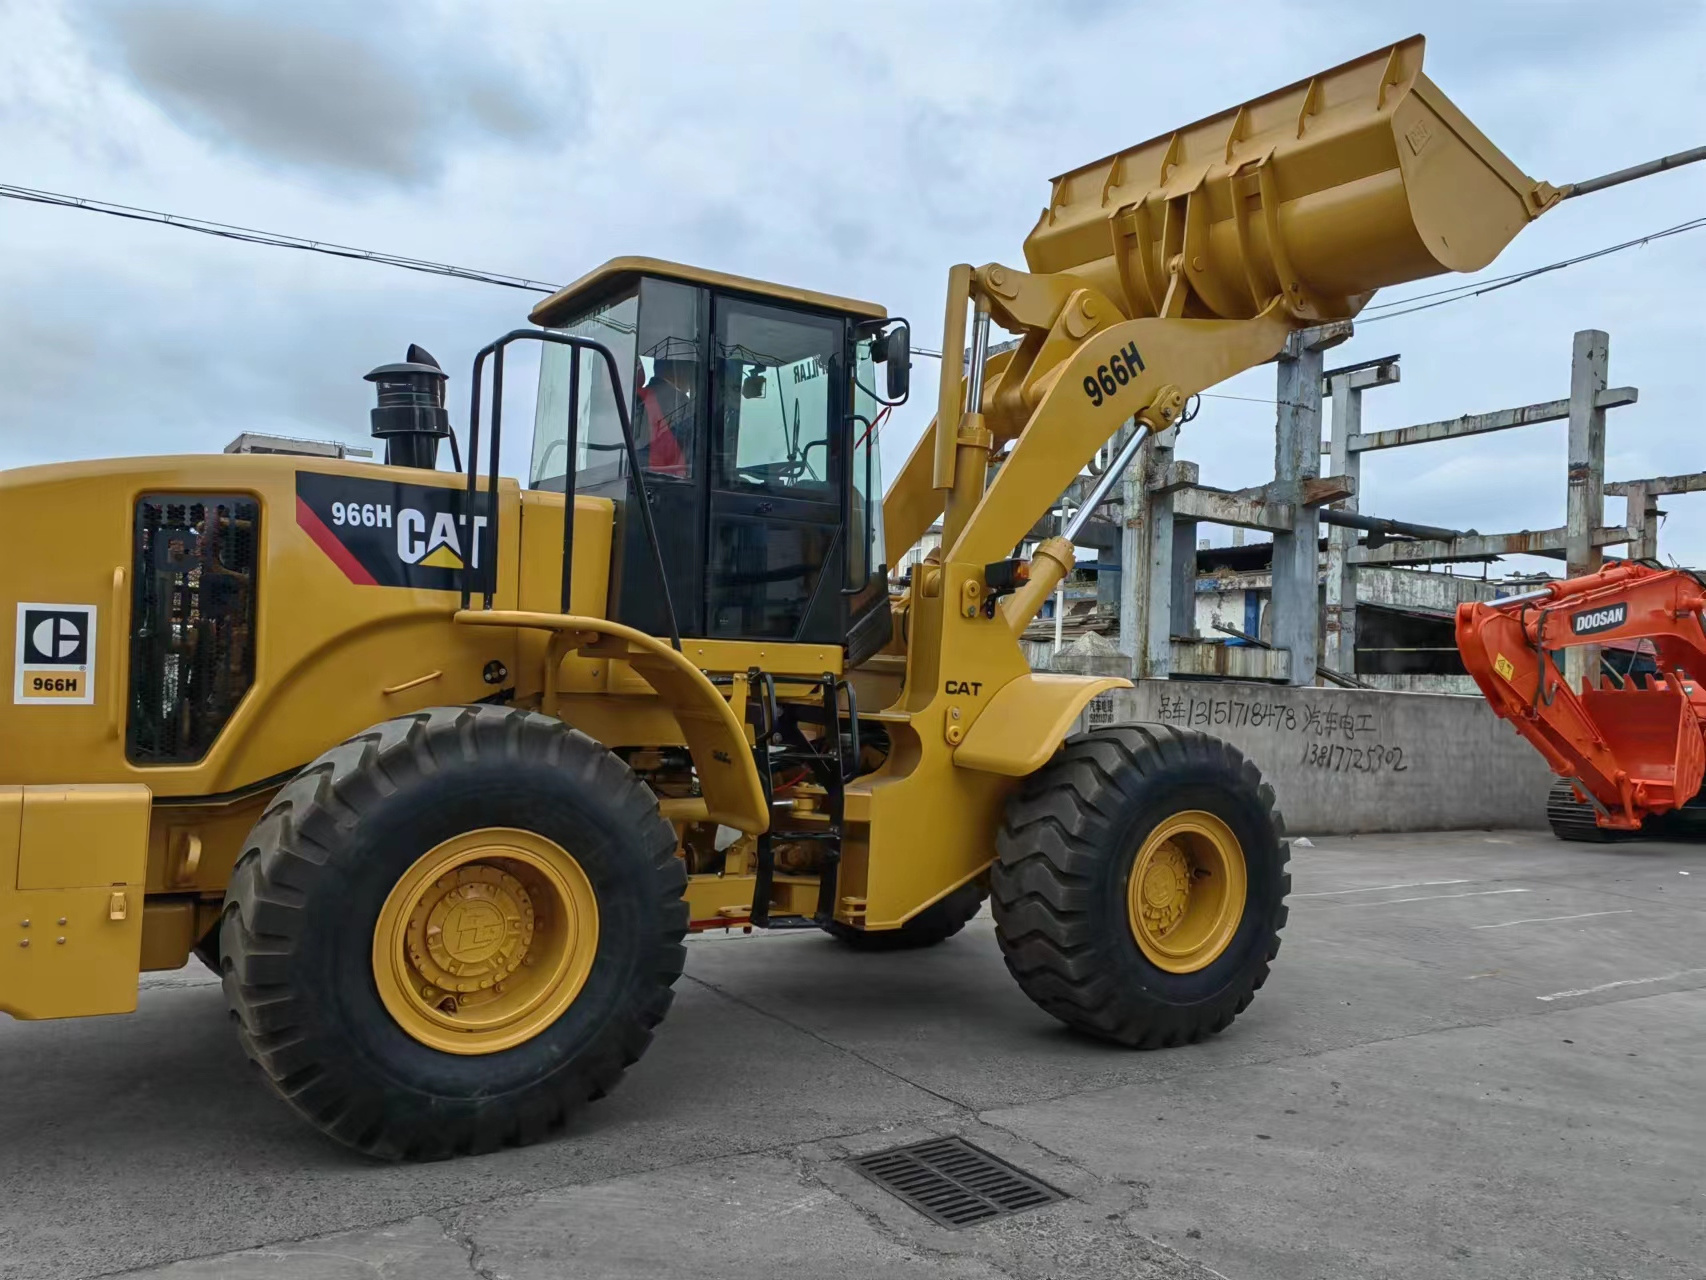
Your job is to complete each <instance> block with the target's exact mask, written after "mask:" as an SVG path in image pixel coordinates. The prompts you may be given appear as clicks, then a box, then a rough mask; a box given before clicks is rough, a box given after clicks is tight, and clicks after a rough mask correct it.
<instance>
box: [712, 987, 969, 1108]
mask: <svg viewBox="0 0 1706 1280" xmlns="http://www.w3.org/2000/svg"><path fill="white" fill-rule="evenodd" d="M681 976H682V977H683V978H685V979H687V981H689V982H696V983H698V984H699V985H700V986H701V987H704V988H705V989H706V990H707V991H709V992H711V993H712V994H714V995H718V996H721V997H722V998H723V999H724V1000H727V1001H729V1002H730V1003H731V1004H738V1005H739V1006H740V1007H741V1008H743V1009H746V1010H748V1011H749V1012H752V1013H756V1014H757V1015H758V1016H759V1017H761V1018H768V1019H769V1020H770V1021H772V1022H777V1023H780V1024H781V1025H782V1026H784V1027H787V1028H789V1029H790V1030H792V1031H798V1032H799V1033H800V1034H801V1035H803V1036H809V1037H810V1038H811V1039H813V1040H816V1041H817V1042H818V1043H819V1044H821V1045H823V1046H824V1047H825V1048H826V1049H833V1050H835V1051H836V1052H837V1053H843V1054H846V1055H847V1056H848V1057H849V1058H853V1059H855V1060H856V1061H859V1062H862V1063H864V1064H865V1065H866V1066H867V1067H870V1068H871V1069H872V1070H873V1071H880V1072H882V1073H883V1074H884V1075H885V1076H888V1077H889V1078H890V1079H891V1080H898V1081H900V1082H901V1083H902V1084H904V1085H908V1086H910V1087H911V1088H914V1089H917V1090H918V1091H919V1092H921V1093H927V1094H929V1095H930V1096H931V1097H932V1098H935V1099H937V1100H938V1101H940V1102H945V1103H947V1104H948V1105H949V1106H950V1107H952V1108H953V1109H954V1110H955V1112H956V1113H958V1114H959V1116H960V1117H961V1118H962V1119H975V1118H976V1115H977V1112H976V1110H975V1108H973V1107H972V1106H971V1104H970V1103H967V1102H962V1101H960V1100H959V1099H958V1098H955V1097H952V1096H950V1095H949V1094H946V1093H942V1092H940V1091H939V1090H936V1089H932V1088H931V1087H930V1086H929V1085H927V1084H920V1083H919V1082H918V1081H916V1080H913V1079H910V1078H908V1077H907V1076H904V1075H902V1074H901V1073H900V1072H898V1071H896V1070H895V1069H894V1068H893V1067H889V1066H885V1065H884V1064H883V1063H881V1062H878V1061H876V1059H874V1058H869V1057H867V1056H866V1055H864V1054H862V1053H860V1052H859V1051H858V1050H857V1049H851V1048H848V1047H847V1046H846V1045H844V1044H837V1043H836V1042H835V1041H833V1040H831V1039H829V1038H828V1037H827V1036H824V1035H822V1034H820V1033H818V1032H816V1031H813V1030H812V1029H811V1028H810V1027H804V1026H801V1025H800V1024H799V1023H797V1022H794V1021H792V1020H790V1019H788V1018H784V1017H783V1016H782V1015H781V1014H779V1013H772V1012H771V1011H770V1010H769V1009H766V1008H764V1007H763V1006H762V1005H757V1004H754V1003H753V1002H752V1001H750V1000H747V999H745V998H744V997H742V996H737V995H735V994H734V993H733V992H732V991H727V990H725V989H724V988H722V987H719V986H718V985H717V984H716V983H714V982H707V981H706V980H705V979H704V978H700V977H697V976H695V975H693V974H691V973H683V974H682V975H681Z"/></svg>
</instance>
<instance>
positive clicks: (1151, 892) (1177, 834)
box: [1126, 809, 1248, 973]
mask: <svg viewBox="0 0 1706 1280" xmlns="http://www.w3.org/2000/svg"><path fill="white" fill-rule="evenodd" d="M1247 880H1248V873H1247V871H1246V869H1245V866H1244V850H1243V846H1242V845H1240V844H1239V842H1238V837H1237V836H1236V835H1235V834H1234V833H1233V831H1232V829H1231V828H1230V827H1229V826H1227V825H1226V823H1225V822H1223V821H1222V820H1221V819H1220V818H1217V817H1216V816H1215V815H1214V814H1212V813H1208V812H1206V811H1204V810H1200V809H1191V810H1185V811H1182V812H1179V813H1175V814H1172V815H1170V816H1169V817H1167V818H1164V819H1163V820H1162V821H1161V822H1160V823H1159V824H1157V825H1156V827H1155V828H1154V829H1153V830H1152V831H1151V832H1150V833H1149V835H1148V836H1147V837H1146V838H1145V839H1144V841H1143V844H1142V846H1141V847H1140V848H1139V849H1138V850H1137V853H1136V854H1135V855H1134V856H1133V858H1132V864H1131V874H1130V879H1129V881H1128V886H1127V891H1126V908H1127V913H1128V917H1129V922H1130V925H1131V934H1132V939H1133V940H1134V941H1135V942H1136V943H1137V946H1138V950H1140V951H1141V952H1142V953H1143V956H1144V958H1145V959H1146V960H1148V961H1149V962H1150V963H1151V964H1153V965H1155V966H1156V967H1157V968H1160V969H1163V970H1165V971H1166V972H1168V973H1195V972H1196V971H1197V970H1199V969H1204V968H1207V967H1208V966H1209V965H1211V964H1213V963H1214V962H1215V961H1216V960H1217V959H1219V958H1220V956H1221V954H1222V953H1223V952H1224V951H1225V950H1226V948H1227V947H1228V945H1230V944H1231V941H1232V937H1233V935H1234V934H1235V933H1236V932H1237V931H1238V925H1239V923H1240V922H1241V921H1242V920H1243V918H1244V904H1245V899H1246V897H1247V891H1248V888H1247Z"/></svg>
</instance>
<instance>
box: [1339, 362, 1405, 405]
mask: <svg viewBox="0 0 1706 1280" xmlns="http://www.w3.org/2000/svg"><path fill="white" fill-rule="evenodd" d="M1401 380H1402V379H1401V377H1400V375H1399V371H1398V357H1397V356H1384V357H1382V358H1381V359H1379V360H1371V361H1369V362H1368V363H1367V364H1360V365H1351V366H1350V367H1349V368H1345V369H1329V370H1327V372H1326V373H1324V374H1322V375H1321V394H1322V395H1323V396H1332V395H1333V394H1334V393H1335V389H1337V390H1341V391H1344V392H1346V393H1349V392H1352V391H1367V390H1368V389H1369V388H1370V387H1388V386H1391V385H1392V384H1393V383H1395V382H1399V381H1401Z"/></svg>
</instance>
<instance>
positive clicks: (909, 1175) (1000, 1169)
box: [850, 1138, 1066, 1231]
mask: <svg viewBox="0 0 1706 1280" xmlns="http://www.w3.org/2000/svg"><path fill="white" fill-rule="evenodd" d="M850 1163H851V1164H852V1166H853V1168H854V1169H856V1170H858V1172H860V1173H862V1174H864V1175H865V1177H867V1178H869V1179H870V1180H871V1181H872V1182H874V1183H876V1184H877V1185H878V1186H879V1187H881V1188H883V1190H885V1191H887V1192H888V1193H889V1194H890V1195H893V1196H895V1197H896V1198H898V1199H900V1200H904V1201H905V1202H906V1203H907V1204H909V1205H911V1206H912V1207H913V1208H914V1209H916V1210H918V1212H919V1213H922V1214H923V1215H924V1216H925V1217H926V1218H929V1219H930V1220H931V1221H932V1222H934V1223H936V1224H938V1225H939V1226H944V1227H947V1228H948V1229H949V1230H951V1231H957V1230H958V1229H959V1228H961V1227H969V1226H972V1225H973V1224H974V1223H978V1222H988V1221H989V1220H990V1219H991V1218H1004V1217H1006V1216H1007V1215H1009V1214H1013V1213H1022V1212H1024V1211H1025V1210H1026V1209H1035V1208H1037V1207H1039V1206H1041V1205H1045V1204H1054V1203H1055V1202H1056V1201H1059V1200H1064V1199H1065V1198H1066V1196H1065V1195H1064V1193H1062V1192H1060V1191H1057V1190H1055V1189H1054V1188H1053V1187H1051V1186H1049V1185H1048V1184H1047V1183H1046V1182H1042V1181H1040V1180H1039V1179H1037V1178H1033V1177H1032V1176H1031V1175H1030V1174H1028V1173H1026V1172H1024V1171H1023V1170H1021V1169H1016V1168H1014V1167H1013V1166H1012V1165H1010V1164H1008V1163H1007V1162H1006V1161H1005V1160H1001V1159H998V1158H996V1157H995V1156H992V1155H990V1154H989V1152H987V1151H985V1150H983V1149H982V1148H981V1147H974V1146H972V1144H971V1143H969V1142H966V1141H965V1140H964V1139H961V1138H932V1139H931V1140H930V1141H929V1142H919V1143H915V1144H914V1145H912V1146H908V1147H893V1148H890V1149H889V1150H887V1151H878V1152H876V1153H874V1154H872V1155H868V1156H859V1157H858V1158H856V1159H854V1160H852V1161H850Z"/></svg>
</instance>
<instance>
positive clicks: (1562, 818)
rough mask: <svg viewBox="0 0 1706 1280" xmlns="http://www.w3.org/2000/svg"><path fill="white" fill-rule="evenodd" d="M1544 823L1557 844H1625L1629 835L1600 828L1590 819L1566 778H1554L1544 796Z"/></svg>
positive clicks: (1587, 806) (1588, 808) (1589, 807)
mask: <svg viewBox="0 0 1706 1280" xmlns="http://www.w3.org/2000/svg"><path fill="white" fill-rule="evenodd" d="M1546 821H1547V822H1548V823H1549V824H1551V827H1552V834H1553V835H1555V836H1557V837H1558V839H1560V840H1576V841H1580V842H1582V843H1584V844H1609V843H1611V842H1612V841H1613V840H1626V839H1628V838H1629V836H1630V834H1631V833H1629V832H1625V831H1613V830H1611V829H1609V828H1606V827H1602V826H1600V825H1599V823H1598V822H1597V821H1596V820H1595V818H1594V811H1593V806H1592V805H1590V804H1587V803H1586V802H1584V801H1583V800H1582V798H1581V797H1580V796H1579V795H1577V794H1576V789H1575V787H1574V786H1572V785H1571V783H1570V780H1569V779H1568V778H1557V779H1555V780H1554V781H1553V783H1552V790H1551V791H1549V792H1548V793H1547V795H1546Z"/></svg>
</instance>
